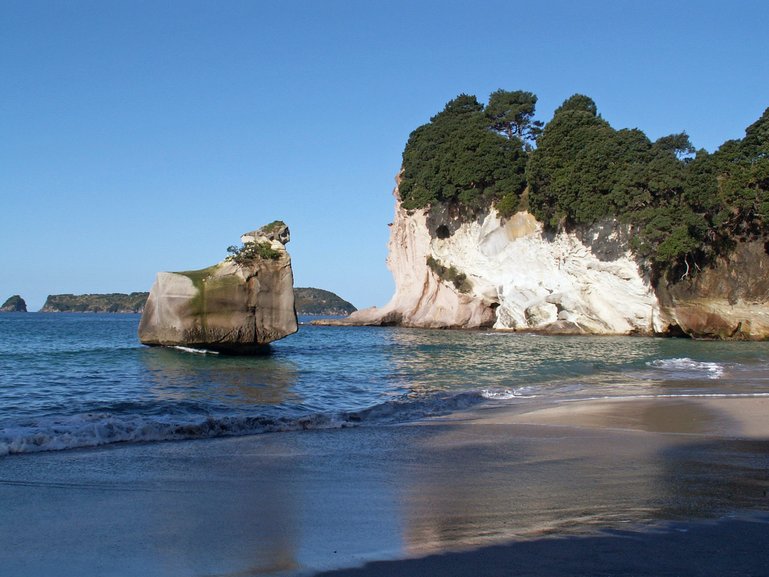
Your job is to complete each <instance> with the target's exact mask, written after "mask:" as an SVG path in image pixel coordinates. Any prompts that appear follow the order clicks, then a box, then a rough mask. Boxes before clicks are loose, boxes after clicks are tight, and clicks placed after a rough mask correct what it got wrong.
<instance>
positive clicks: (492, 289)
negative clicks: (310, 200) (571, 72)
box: [324, 188, 769, 339]
mask: <svg viewBox="0 0 769 577" xmlns="http://www.w3.org/2000/svg"><path fill="white" fill-rule="evenodd" d="M395 196H396V211H395V220H394V222H393V224H392V225H391V233H390V242H389V256H388V266H389V268H390V270H391V271H392V273H393V276H394V279H395V284H396V291H395V295H394V296H393V298H392V299H391V301H390V302H389V303H388V304H387V305H386V306H385V307H383V308H381V309H377V308H371V309H365V310H361V311H358V312H356V313H353V314H352V315H351V316H350V317H348V318H347V319H343V320H342V321H336V322H334V321H331V322H327V323H324V324H368V325H377V324H379V325H391V324H397V325H402V326H413V327H429V328H480V327H493V328H496V329H508V330H526V331H538V332H545V333H551V334H607V335H608V334H618V335H628V334H638V335H653V334H686V335H689V336H693V337H700V338H735V337H737V338H751V339H755V338H767V337H769V311H766V310H765V309H766V307H765V304H764V303H767V302H769V280H767V277H766V273H767V271H769V257H767V255H766V251H764V248H763V245H760V244H759V243H754V244H745V245H741V246H740V247H738V249H737V250H736V252H735V255H734V258H731V259H724V260H723V261H722V262H720V263H719V264H718V265H717V266H716V267H714V268H713V269H709V270H707V271H701V272H699V274H697V276H696V277H694V279H688V280H687V279H685V280H683V281H680V282H675V283H672V282H668V281H666V282H663V283H662V284H661V285H659V286H656V287H655V286H652V282H651V279H650V277H649V275H648V274H647V273H646V272H645V271H644V270H642V268H641V267H639V265H638V263H637V262H636V260H635V259H634V258H633V254H632V253H631V252H630V250H629V243H628V237H629V234H630V231H629V229H628V228H627V227H624V226H620V225H618V224H616V223H613V222H606V223H603V224H602V225H600V226H595V227H592V228H590V229H587V230H582V231H579V232H578V233H574V232H572V233H567V232H560V233H558V234H554V235H553V234H547V233H545V232H544V231H543V228H542V225H541V224H540V223H538V222H537V221H536V219H535V218H534V217H533V216H532V215H531V214H529V213H527V212H519V213H517V214H515V215H514V216H513V217H512V218H509V219H501V218H500V217H499V215H498V214H497V213H496V211H495V210H494V209H493V208H492V209H491V210H490V211H488V212H486V213H485V214H481V215H479V216H477V217H476V218H475V219H474V220H470V221H469V222H468V221H467V220H468V219H467V218H458V217H457V216H456V215H454V216H452V214H451V211H450V210H446V209H445V207H444V208H442V209H440V210H438V211H436V210H435V209H433V211H432V212H431V213H430V214H427V213H426V212H425V211H424V210H416V211H405V210H404V209H403V208H402V207H401V206H400V203H399V202H397V200H398V193H397V188H396V191H395Z"/></svg>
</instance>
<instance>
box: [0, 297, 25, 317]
mask: <svg viewBox="0 0 769 577" xmlns="http://www.w3.org/2000/svg"><path fill="white" fill-rule="evenodd" d="M25 312H27V303H25V302H24V299H23V298H21V297H20V296H19V295H13V296H12V297H10V298H9V299H8V300H6V301H5V302H4V303H3V306H1V307H0V313H25Z"/></svg>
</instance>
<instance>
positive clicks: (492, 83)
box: [0, 0, 769, 310]
mask: <svg viewBox="0 0 769 577" xmlns="http://www.w3.org/2000/svg"><path fill="white" fill-rule="evenodd" d="M767 26H769V2H766V1H765V0H730V1H729V2H725V1H708V0H700V1H693V0H679V1H671V0H663V1H660V0H652V1H650V0H644V1H632V2H631V1H622V0H605V1H597V0H582V1H580V2H575V1H573V0H568V1H547V0H542V1H536V2H533V1H531V0H529V1H527V2H521V1H517V0H504V1H503V0H500V1H485V0H477V1H475V2H468V1H466V0H464V1H454V0H435V1H419V0H409V1H395V0H393V1H374V0H371V1H369V0H365V1H364V0H315V1H310V0H305V1H297V0H273V1H261V0H250V1H235V0H228V1H213V0H212V1H205V2H204V1H197V0H174V1H171V0H149V1H134V0H121V1H118V0H93V1H78V0H69V1H66V2H59V1H54V0H49V1H39V0H2V1H0V134H2V139H0V301H2V300H4V299H5V298H7V297H8V296H10V295H12V294H16V293H18V294H21V296H22V297H24V298H25V299H26V300H27V302H28V305H29V306H30V310H33V309H34V310H37V309H38V308H40V307H41V306H42V304H43V301H44V300H45V297H46V295H48V294H57V293H77V294H79V293H88V292H131V291H142V290H149V288H150V286H151V284H152V282H153V279H154V276H155V273H156V272H157V271H160V270H188V269H194V268H202V267H205V266H208V265H210V264H213V263H214V262H217V261H219V260H221V259H222V258H223V257H224V256H225V255H226V247H227V246H228V245H231V244H236V243H237V242H238V241H239V236H240V234H241V233H243V232H246V231H249V230H253V229H254V228H256V227H258V226H260V225H262V224H265V223H267V222H270V221H272V220H276V219H282V220H285V221H286V222H287V223H288V224H289V226H290V228H291V232H292V240H291V244H289V246H288V249H289V252H290V253H291V255H292V258H293V264H294V275H295V284H296V285H297V286H315V287H319V288H325V289H329V290H333V291H335V292H337V293H338V294H340V296H342V297H344V298H346V299H348V300H350V301H352V302H353V304H355V305H356V306H358V307H364V306H369V305H373V304H376V305H382V304H384V303H385V302H387V300H388V299H389V297H390V295H391V294H392V291H393V283H392V278H391V276H390V273H389V271H388V270H387V268H386V266H385V257H386V253H387V249H386V243H387V238H388V227H387V224H388V223H389V222H391V221H392V216H393V206H394V201H393V198H392V196H391V191H392V188H393V185H394V180H393V179H394V176H395V174H396V173H397V172H398V168H399V166H400V160H401V153H402V151H403V146H404V145H405V143H406V140H407V138H408V135H409V133H410V132H411V131H412V130H413V129H414V128H416V127H417V126H419V125H420V124H423V123H425V122H427V121H428V120H429V118H430V116H432V115H433V114H435V113H436V112H438V111H439V110H441V109H442V108H443V106H444V105H445V103H446V102H447V101H448V100H450V99H452V98H453V97H455V96H457V95H458V94H460V93H463V92H464V93H468V94H475V95H477V96H478V98H479V99H480V100H482V101H485V100H486V99H487V98H488V95H489V94H490V93H491V92H492V91H494V90H496V89H498V88H504V89H506V90H528V91H531V92H534V93H535V94H537V95H538V96H539V104H538V114H537V118H538V119H540V120H545V121H546V120H549V118H550V116H551V115H552V111H553V110H554V109H555V108H556V107H557V106H558V105H559V104H560V103H561V102H563V100H565V99H566V98H567V97H569V96H570V95H572V94H574V93H576V92H580V93H583V94H587V95H589V96H591V97H592V98H593V99H594V100H595V101H596V103H597V105H598V109H599V112H600V113H601V114H602V115H603V117H604V118H606V119H607V120H608V121H609V122H610V123H611V124H612V125H613V126H614V127H615V128H635V127H637V128H640V129H641V130H643V131H644V132H646V133H647V135H648V136H649V137H650V138H652V139H656V138H658V137H660V136H663V135H666V134H670V133H673V132H680V131H682V130H685V131H687V132H688V133H689V135H690V137H691V140H692V142H693V144H694V145H695V146H696V147H698V148H706V149H708V150H711V151H712V150H714V149H716V148H717V147H718V146H719V145H720V144H721V143H722V142H723V141H724V140H726V139H730V138H740V137H742V136H743V134H744V129H745V127H746V126H748V125H749V124H750V123H752V122H753V121H755V120H756V119H758V117H759V116H760V115H761V113H762V112H763V111H764V109H765V108H766V107H768V106H769V73H768V72H767V71H768V70H769V68H768V67H767V62H769V34H767Z"/></svg>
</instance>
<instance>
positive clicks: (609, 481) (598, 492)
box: [401, 399, 769, 555]
mask: <svg viewBox="0 0 769 577" xmlns="http://www.w3.org/2000/svg"><path fill="white" fill-rule="evenodd" d="M739 401H740V400H738V402H736V403H735V402H733V400H731V399H730V400H721V401H707V402H693V401H680V400H675V399H658V400H653V401H651V400H646V401H639V400H635V401H632V402H631V401H624V402H620V401H611V402H602V401H597V402H596V401H591V402H582V403H562V404H555V405H552V406H547V407H544V408H539V409H536V410H531V411H522V410H520V408H519V409H518V410H509V409H505V410H496V411H495V410H487V411H477V412H476V413H475V414H473V415H468V416H467V420H466V421H465V422H463V425H462V426H456V427H452V428H448V429H444V428H443V427H436V429H435V434H434V435H432V436H428V437H426V438H425V439H423V441H422V447H421V453H422V457H421V459H420V460H419V462H418V463H417V464H414V465H413V466H408V467H405V469H404V471H403V474H402V478H403V479H404V481H405V483H406V486H407V487H408V491H407V493H406V497H405V499H404V501H403V502H402V503H401V510H402V513H403V515H404V517H405V521H404V527H405V535H404V542H405V543H406V544H407V545H406V548H407V551H408V553H409V555H423V554H427V553H431V552H436V551H445V550H447V549H448V550H451V549H462V548H468V547H476V546H480V545H485V544H489V543H494V542H502V541H505V540H509V539H511V538H525V539H531V538H538V537H541V536H543V535H547V534H551V533H557V534H564V533H566V534H568V533H575V532H576V533H584V532H590V531H595V530H598V529H605V528H608V527H615V528H618V527H623V526H625V527H629V526H635V525H638V524H645V523H650V522H655V521H659V520H670V519H691V518H708V517H718V516H719V515H723V514H726V513H728V512H729V511H733V510H737V509H748V510H755V509H760V508H761V507H764V506H765V505H766V504H767V497H766V494H767V493H766V491H767V489H769V441H767V439H769V424H767V423H766V422H765V421H762V422H763V424H762V425H760V424H759V423H758V422H757V421H756V417H757V416H758V415H760V414H766V412H767V411H766V409H768V408H769V404H765V405H764V406H763V407H757V401H760V402H761V403H763V402H765V400H764V399H760V400H759V399H742V400H741V401H742V402H739ZM724 407H726V408H724ZM749 407H750V408H749ZM745 415H747V417H745ZM751 415H752V417H753V418H750V417H751ZM465 425H467V426H465ZM428 428H429V427H428ZM761 428H762V429H763V430H759V429H761ZM746 430H749V431H751V433H752V434H754V435H755V436H756V437H757V438H756V439H753V440H735V439H733V437H734V436H738V435H741V434H742V435H744V433H743V431H746Z"/></svg>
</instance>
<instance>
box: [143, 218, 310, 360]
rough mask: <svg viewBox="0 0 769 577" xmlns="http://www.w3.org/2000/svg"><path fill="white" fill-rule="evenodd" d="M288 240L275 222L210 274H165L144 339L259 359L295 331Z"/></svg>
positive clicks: (148, 310) (147, 313)
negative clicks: (267, 346) (271, 344)
mask: <svg viewBox="0 0 769 577" xmlns="http://www.w3.org/2000/svg"><path fill="white" fill-rule="evenodd" d="M289 238H290V237H289V231H288V227H286V226H285V224H283V223H273V224H271V225H268V226H267V227H263V228H261V229H259V230H257V231H254V232H250V233H246V234H244V235H243V236H242V237H241V241H242V242H243V243H244V246H243V248H242V249H240V250H237V251H233V255H232V256H231V257H229V258H228V259H226V260H224V261H222V262H220V263H218V264H216V265H213V266H211V267H209V268H207V269H203V270H197V271H188V272H176V273H174V272H161V273H158V276H157V280H156V281H155V284H154V285H153V287H152V290H151V291H150V296H149V298H148V300H147V304H146V306H145V308H144V313H143V315H142V318H141V322H140V324H139V339H140V340H141V342H142V343H144V344H146V345H165V346H186V347H193V348H202V349H207V350H213V351H220V352H225V353H231V354H253V353H258V352H262V351H263V350H264V349H265V345H267V344H268V343H270V342H272V341H275V340H278V339H281V338H283V337H285V336H288V335H290V334H293V333H295V332H296V330H297V320H296V312H295V310H294V292H293V272H292V270H291V258H290V257H289V255H288V252H287V251H286V249H285V244H286V243H288V241H289Z"/></svg>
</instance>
